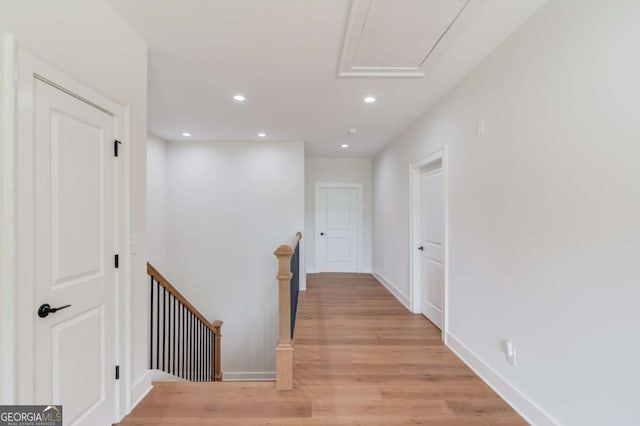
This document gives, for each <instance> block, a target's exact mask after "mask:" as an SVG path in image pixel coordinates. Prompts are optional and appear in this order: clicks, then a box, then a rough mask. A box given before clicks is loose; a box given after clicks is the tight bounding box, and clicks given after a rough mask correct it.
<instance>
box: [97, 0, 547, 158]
mask: <svg viewBox="0 0 640 426" xmlns="http://www.w3.org/2000/svg"><path fill="white" fill-rule="evenodd" d="M108 1H109V2H110V3H111V4H112V5H113V7H114V8H115V9H116V11H117V12H118V13H119V14H120V15H121V16H122V17H123V18H124V19H125V20H126V21H127V22H128V23H129V25H130V26H131V27H132V28H133V29H134V30H135V31H136V32H138V34H140V35H141V37H143V38H144V39H145V40H146V41H147V42H148V44H149V47H150V50H149V89H148V90H149V120H148V126H149V131H150V132H152V133H154V134H156V135H158V136H160V137H162V138H164V139H167V140H182V139H185V138H184V137H182V136H181V133H182V132H183V131H188V132H190V133H191V134H192V137H191V138H190V139H192V140H227V141H228V140H258V139H260V138H258V137H257V134H258V133H259V132H261V131H264V132H265V133H266V134H267V137H266V138H262V139H267V140H304V141H305V142H306V152H307V155H309V156H354V157H363V156H371V155H373V154H375V153H376V152H377V151H378V150H379V149H380V148H382V147H383V146H384V145H386V144H387V143H389V142H390V141H391V140H392V139H393V137H395V136H396V135H397V134H398V133H399V132H401V131H402V130H403V129H405V128H406V127H407V126H409V125H410V124H411V123H412V122H413V121H415V120H416V119H417V118H418V117H419V116H420V115H421V114H422V113H423V112H424V111H425V110H426V109H427V108H428V107H429V106H430V105H431V104H432V103H433V102H435V101H436V100H437V99H438V98H439V97H440V96H442V94H444V93H445V92H446V91H447V90H448V89H450V88H451V87H452V86H453V85H454V84H455V83H456V82H457V81H459V80H460V78H462V77H463V76H464V75H465V74H466V73H467V72H468V71H469V70H470V69H472V68H473V67H474V66H475V65H477V64H478V63H479V62H480V61H481V60H482V59H483V58H485V57H486V56H487V54H488V53H490V52H491V50H493V49H494V48H495V47H496V46H497V45H498V44H499V43H500V42H502V41H503V40H504V39H505V38H506V36H507V35H508V34H510V33H511V32H512V31H513V30H514V29H515V28H517V27H518V26H519V25H520V24H521V23H522V22H523V21H524V20H525V19H526V18H527V17H529V16H530V15H531V14H532V13H533V12H534V11H535V10H537V8H538V7H539V6H541V5H542V4H543V3H544V2H545V0H517V1H514V0H471V1H470V2H469V4H468V5H467V6H466V7H464V9H463V11H462V13H460V16H459V17H458V19H456V20H455V23H454V24H453V25H452V27H451V28H450V29H449V31H447V32H446V34H445V36H444V37H443V38H442V40H440V42H438V44H437V46H436V48H435V49H434V51H433V52H432V53H431V55H429V57H428V60H427V61H426V62H425V63H424V64H423V65H422V66H421V67H420V71H421V72H423V73H424V77H418V78H374V77H339V76H338V67H339V65H340V64H339V63H340V60H341V55H342V54H343V53H344V51H343V41H344V42H345V49H347V48H348V44H349V37H350V33H349V29H348V28H349V26H348V21H349V11H350V7H351V2H350V1H349V0H108ZM355 1H356V2H360V3H362V2H365V5H366V6H367V9H368V10H369V12H367V13H368V14H369V15H367V16H368V17H367V19H371V22H370V23H369V24H368V25H367V26H365V27H363V30H366V31H363V32H362V34H361V35H362V36H363V37H362V38H361V39H359V40H360V41H359V46H360V47H359V50H356V52H357V53H358V54H357V55H356V56H355V57H354V64H356V65H358V62H363V61H364V62H367V61H369V62H371V61H373V62H379V63H381V64H382V65H385V64H387V65H388V64H396V63H397V64H399V65H401V66H402V65H403V64H405V63H415V62H416V59H415V58H416V57H418V58H419V59H420V61H422V59H424V57H421V56H424V55H425V54H428V53H429V52H428V49H427V52H425V49H426V48H427V47H428V46H429V43H431V44H433V39H434V37H435V38H436V41H437V38H438V37H440V35H441V34H442V32H443V29H444V30H446V28H447V26H448V25H449V24H450V22H451V21H452V20H453V19H454V18H455V14H456V13H458V12H459V10H460V7H462V6H464V3H465V1H461V0H372V1H371V4H369V3H370V0H355ZM354 6H357V5H354ZM452 14H453V15H452ZM394 29H395V31H394ZM343 39H344V40H343ZM357 45H358V43H356V46H357ZM376 46H379V51H376ZM343 59H344V58H343ZM237 93H242V94H243V95H245V96H246V101H245V102H244V103H238V102H235V101H234V100H233V99H232V97H233V95H235V94H237ZM367 95H374V96H375V97H376V98H377V101H376V102H375V103H373V104H365V103H364V102H363V98H364V97H365V96H367ZM350 128H356V129H357V133H356V134H354V135H352V134H349V129H350ZM343 143H347V144H349V145H350V147H349V148H348V149H346V150H345V149H341V148H340V145H341V144H343Z"/></svg>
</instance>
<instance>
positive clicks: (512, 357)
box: [505, 341, 516, 367]
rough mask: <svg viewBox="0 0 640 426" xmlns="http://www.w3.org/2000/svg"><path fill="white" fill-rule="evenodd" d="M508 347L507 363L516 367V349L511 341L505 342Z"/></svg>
mask: <svg viewBox="0 0 640 426" xmlns="http://www.w3.org/2000/svg"><path fill="white" fill-rule="evenodd" d="M505 343H506V347H507V362H508V363H509V364H511V365H512V366H514V367H515V366H516V347H515V346H513V343H512V342H510V341H507V342H505Z"/></svg>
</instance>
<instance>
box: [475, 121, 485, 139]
mask: <svg viewBox="0 0 640 426" xmlns="http://www.w3.org/2000/svg"><path fill="white" fill-rule="evenodd" d="M476 134H477V135H478V137H482V136H484V120H478V122H477V123H476Z"/></svg>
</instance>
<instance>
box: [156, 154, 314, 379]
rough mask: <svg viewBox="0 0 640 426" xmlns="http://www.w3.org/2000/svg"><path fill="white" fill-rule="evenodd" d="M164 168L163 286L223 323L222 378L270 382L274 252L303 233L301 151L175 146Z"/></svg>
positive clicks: (274, 307)
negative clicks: (165, 238)
mask: <svg viewBox="0 0 640 426" xmlns="http://www.w3.org/2000/svg"><path fill="white" fill-rule="evenodd" d="M167 158H168V176H167V189H168V193H167V206H168V209H167V235H168V247H169V250H168V255H169V256H168V257H169V265H170V266H169V268H168V269H169V271H168V272H167V275H166V276H167V278H168V279H169V280H170V281H171V282H172V283H174V285H175V286H176V287H177V288H178V289H179V290H180V291H181V292H182V293H183V294H184V295H185V297H186V298H187V299H188V300H190V301H191V302H192V303H193V304H194V306H196V308H198V310H200V312H202V313H203V314H204V315H205V316H206V317H207V318H208V319H211V320H215V319H221V320H223V321H224V326H223V329H222V334H223V338H222V370H223V373H224V375H225V378H227V379H229V378H247V379H248V378H273V377H274V371H275V353H274V350H275V346H276V340H277V321H276V320H277V288H278V287H277V280H276V274H277V261H276V258H275V256H274V255H273V252H274V250H275V249H276V248H277V247H278V246H279V245H281V244H283V243H287V242H289V241H290V240H291V239H293V237H294V235H295V233H296V232H297V231H299V230H302V229H304V228H303V227H304V146H303V143H302V142H169V150H168V157H167ZM242 373H247V374H242Z"/></svg>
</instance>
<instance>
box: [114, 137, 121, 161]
mask: <svg viewBox="0 0 640 426" xmlns="http://www.w3.org/2000/svg"><path fill="white" fill-rule="evenodd" d="M121 144H122V142H120V141H119V140H117V139H116V140H114V141H113V155H114V157H117V156H118V145H121Z"/></svg>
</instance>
